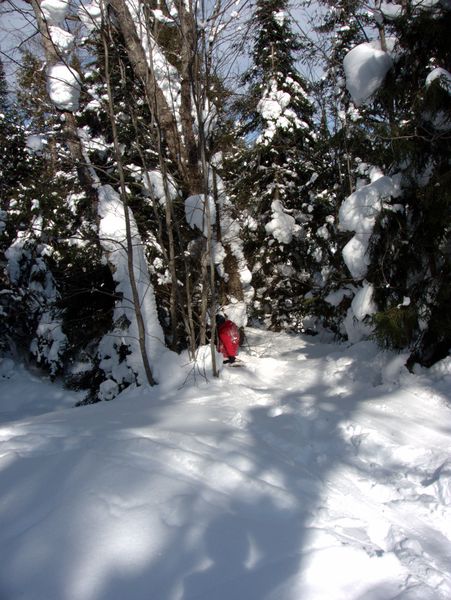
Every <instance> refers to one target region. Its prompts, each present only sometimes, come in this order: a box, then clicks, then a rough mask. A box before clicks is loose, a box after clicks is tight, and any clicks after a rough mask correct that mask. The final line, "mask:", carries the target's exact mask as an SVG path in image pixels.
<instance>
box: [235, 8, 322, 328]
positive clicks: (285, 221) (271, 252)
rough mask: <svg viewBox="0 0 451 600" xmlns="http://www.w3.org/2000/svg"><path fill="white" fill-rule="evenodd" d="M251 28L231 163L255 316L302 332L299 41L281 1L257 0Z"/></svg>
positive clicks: (303, 130) (303, 177)
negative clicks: (239, 146) (239, 141)
mask: <svg viewBox="0 0 451 600" xmlns="http://www.w3.org/2000/svg"><path fill="white" fill-rule="evenodd" d="M251 25H252V28H253V31H254V34H253V53H252V59H253V64H252V66H251V68H250V69H249V70H248V71H247V73H246V74H245V75H244V77H243V83H245V84H247V85H248V92H247V94H246V96H245V98H244V100H242V101H240V102H239V103H238V108H239V110H240V112H241V119H242V126H241V133H242V135H243V136H244V138H245V140H246V146H247V147H246V148H245V150H244V151H243V152H241V153H238V155H237V156H236V157H235V163H236V170H237V172H238V178H237V182H236V187H237V194H236V195H237V202H238V203H239V204H240V205H242V206H244V209H245V211H244V212H245V215H246V219H247V225H248V227H247V229H248V241H247V252H248V253H249V255H252V271H253V284H254V285H255V287H256V299H255V302H254V309H255V316H258V317H260V318H264V319H265V320H266V322H267V323H268V324H269V325H270V326H272V327H276V328H280V327H286V328H293V329H302V327H303V323H302V318H303V315H304V314H305V308H304V306H303V296H304V295H305V293H307V292H308V290H309V287H310V281H309V280H310V275H309V273H308V271H307V264H308V256H307V254H308V249H309V229H310V227H311V220H312V218H311V215H310V213H309V212H308V211H306V212H304V211H303V210H302V207H301V204H302V196H303V191H302V190H303V186H305V185H306V184H307V182H308V181H309V180H310V179H311V178H312V176H313V174H314V172H315V165H314V164H313V163H312V157H313V148H314V144H315V134H314V132H313V129H314V126H313V107H312V104H311V102H310V100H309V97H308V93H307V92H308V87H307V84H306V82H305V81H304V79H303V78H302V77H301V75H300V74H299V72H298V70H297V68H296V64H295V63H296V56H297V54H298V53H299V51H300V50H301V49H302V44H301V42H300V40H299V39H298V37H297V36H296V35H295V34H294V33H293V31H292V24H291V19H290V16H289V12H288V2H287V0H259V1H258V2H257V3H256V7H255V12H254V16H253V19H252V23H251ZM304 197H305V198H307V194H306V193H305V194H304Z"/></svg>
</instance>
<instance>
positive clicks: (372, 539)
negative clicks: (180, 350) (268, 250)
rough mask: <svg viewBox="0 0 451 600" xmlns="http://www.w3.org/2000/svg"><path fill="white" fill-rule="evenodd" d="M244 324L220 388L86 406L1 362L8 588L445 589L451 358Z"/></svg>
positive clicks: (280, 598) (0, 536)
mask: <svg viewBox="0 0 451 600" xmlns="http://www.w3.org/2000/svg"><path fill="white" fill-rule="evenodd" d="M246 333H247V340H248V344H249V347H246V348H242V349H241V353H240V356H241V358H243V359H244V361H245V366H244V368H239V369H234V368H229V369H227V370H226V369H224V370H223V371H222V374H221V378H220V379H219V380H211V381H209V382H208V383H207V382H206V381H205V380H204V378H203V377H201V376H199V377H197V379H195V380H194V379H193V378H191V379H190V380H188V381H187V382H186V383H185V385H182V386H180V383H179V382H177V383H173V384H172V385H169V386H166V387H165V388H161V387H160V386H157V387H155V388H148V387H140V388H137V389H135V390H127V391H125V392H123V393H122V394H121V395H120V396H119V397H118V398H116V399H115V400H114V401H112V402H103V403H99V404H96V405H91V406H85V407H80V408H68V406H69V404H71V403H73V402H75V400H76V395H75V394H74V393H73V392H72V393H71V392H69V391H67V390H63V389H62V388H61V387H60V386H59V385H57V384H53V385H51V384H50V383H49V382H47V381H43V380H40V379H38V377H37V376H36V375H31V374H29V373H27V371H25V370H24V369H23V368H22V367H19V366H18V365H16V364H15V363H14V362H13V361H12V360H7V361H6V363H5V359H4V360H3V362H1V363H0V403H1V404H0V406H1V410H0V414H1V416H2V425H1V426H0V440H1V442H0V443H1V454H0V489H1V490H2V502H1V503H0V548H1V551H0V552H1V560H0V590H1V596H2V598H5V599H6V598H7V599H8V600H19V598H20V599H21V600H35V599H37V598H39V599H40V598H45V599H47V600H124V598H127V600H147V599H148V598H149V594H150V595H151V597H152V598H157V599H158V600H191V599H193V600H194V598H196V599H197V600H212V599H213V598H214V599H215V600H230V599H232V598H234V599H236V600H241V599H243V600H244V599H245V600H293V599H295V598H296V599H300V598H302V600H320V599H323V598H324V599H326V598H327V599H328V600H329V599H330V600H362V599H363V598H364V599H365V600H395V599H396V600H447V599H448V598H450V597H451V572H450V564H451V518H450V517H451V515H450V511H451V492H450V489H451V488H450V484H451V460H450V455H449V448H450V443H451V430H450V428H449V426H448V423H449V422H450V404H449V398H450V397H451V394H450V391H451V390H450V388H451V375H450V372H451V371H450V368H449V359H448V360H446V359H445V364H446V363H447V364H448V367H447V368H443V369H442V371H441V372H440V373H439V374H435V373H434V372H432V371H428V370H427V369H420V370H419V372H418V374H416V375H414V374H411V373H409V372H408V371H407V370H406V369H405V367H404V366H403V362H404V360H405V356H398V355H395V354H391V353H388V352H382V351H380V350H379V349H378V348H377V347H376V346H375V345H374V344H373V343H372V342H361V343H359V344H356V345H352V346H349V345H337V344H333V343H330V342H327V340H326V339H323V340H321V339H318V336H317V337H316V338H311V337H310V338H309V337H306V336H289V335H286V334H274V333H267V332H264V331H262V330H257V329H248V330H247V332H246ZM202 354H203V356H207V355H208V354H205V352H203V351H202ZM189 368H191V367H189ZM39 412H41V414H38V413H39Z"/></svg>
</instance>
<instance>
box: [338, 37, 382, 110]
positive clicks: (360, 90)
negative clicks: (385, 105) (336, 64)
mask: <svg viewBox="0 0 451 600" xmlns="http://www.w3.org/2000/svg"><path fill="white" fill-rule="evenodd" d="M392 66H393V60H392V58H391V56H390V54H389V53H388V52H385V51H384V50H381V46H380V42H378V41H373V42H365V43H363V44H359V45H358V46H355V48H353V49H352V50H350V51H349V52H348V53H347V54H346V56H345V57H344V59H343V68H344V72H345V77H346V87H347V88H348V91H349V93H350V94H351V98H352V101H353V102H354V104H355V105H356V106H361V105H362V104H364V103H365V102H366V101H367V100H369V99H370V98H371V97H372V96H373V95H374V94H375V93H376V92H377V91H378V90H379V88H380V87H381V85H382V83H383V82H384V79H385V76H386V75H387V73H388V71H389V70H390V69H391V68H392Z"/></svg>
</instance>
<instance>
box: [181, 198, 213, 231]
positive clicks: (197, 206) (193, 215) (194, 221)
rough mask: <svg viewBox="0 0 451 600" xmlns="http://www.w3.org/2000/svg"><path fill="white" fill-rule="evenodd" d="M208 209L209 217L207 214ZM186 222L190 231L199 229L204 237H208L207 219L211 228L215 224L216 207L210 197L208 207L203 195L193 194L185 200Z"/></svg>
mask: <svg viewBox="0 0 451 600" xmlns="http://www.w3.org/2000/svg"><path fill="white" fill-rule="evenodd" d="M207 209H209V212H210V215H208V213H207ZM185 217H186V222H187V223H188V225H189V226H190V227H191V229H195V228H197V229H199V231H202V233H203V234H204V236H205V237H207V235H208V217H209V218H210V225H211V226H212V227H213V226H214V225H215V223H216V206H215V201H214V198H213V197H212V196H208V205H207V203H206V201H205V194H195V195H193V196H188V198H186V200H185Z"/></svg>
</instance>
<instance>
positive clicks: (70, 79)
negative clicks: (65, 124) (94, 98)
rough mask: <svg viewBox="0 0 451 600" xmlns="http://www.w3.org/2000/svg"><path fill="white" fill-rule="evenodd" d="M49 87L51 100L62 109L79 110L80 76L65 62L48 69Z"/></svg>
mask: <svg viewBox="0 0 451 600" xmlns="http://www.w3.org/2000/svg"><path fill="white" fill-rule="evenodd" d="M47 89H48V93H49V96H50V100H51V101H52V102H53V104H54V105H55V106H56V107H57V108H59V109H60V110H65V111H68V112H74V111H76V110H78V106H79V98H80V76H79V75H78V73H77V72H76V71H75V70H74V69H72V67H68V66H67V65H65V64H63V63H57V64H56V65H52V66H51V67H49V68H48V70H47Z"/></svg>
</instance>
